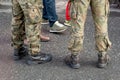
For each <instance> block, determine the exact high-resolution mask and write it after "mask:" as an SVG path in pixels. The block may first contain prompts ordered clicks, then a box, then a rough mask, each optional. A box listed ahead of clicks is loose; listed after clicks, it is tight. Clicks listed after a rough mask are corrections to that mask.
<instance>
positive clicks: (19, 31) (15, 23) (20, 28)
mask: <svg viewBox="0 0 120 80" xmlns="http://www.w3.org/2000/svg"><path fill="white" fill-rule="evenodd" d="M24 37H25V24H24V15H23V11H22V9H21V7H20V4H19V3H18V1H17V0H12V45H13V47H14V59H15V60H18V59H21V58H22V57H23V56H25V53H26V50H25V48H24V47H23V40H24Z"/></svg>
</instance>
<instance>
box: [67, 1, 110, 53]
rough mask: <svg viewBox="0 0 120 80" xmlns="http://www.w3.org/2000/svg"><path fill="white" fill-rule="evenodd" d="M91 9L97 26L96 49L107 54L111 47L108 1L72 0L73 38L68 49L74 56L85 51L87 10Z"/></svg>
mask: <svg viewBox="0 0 120 80" xmlns="http://www.w3.org/2000/svg"><path fill="white" fill-rule="evenodd" d="M89 5H90V7H91V11H92V16H93V19H94V24H95V40H96V49H97V50H98V51H99V52H107V50H108V49H109V48H110V46H111V42H110V40H109V37H108V24H107V21H108V13H109V1H108V0H72V1H71V7H70V17H71V25H72V31H71V38H70V41H69V45H68V49H69V50H70V51H71V53H73V54H77V53H79V51H81V50H82V49H83V40H84V23H85V20H86V15H87V9H88V7H89Z"/></svg>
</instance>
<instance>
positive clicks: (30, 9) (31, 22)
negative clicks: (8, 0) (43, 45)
mask: <svg viewBox="0 0 120 80" xmlns="http://www.w3.org/2000/svg"><path fill="white" fill-rule="evenodd" d="M20 3H21V2H20ZM21 7H22V9H23V11H24V16H25V30H26V37H27V39H28V40H29V41H28V47H29V56H28V64H32V63H37V64H38V63H44V62H48V61H51V59H52V57H51V55H49V54H43V53H41V52H40V31H41V29H40V28H41V21H42V16H41V13H42V12H41V11H40V9H42V8H40V9H39V7H38V5H37V3H36V4H35V2H33V3H29V2H27V4H24V3H21Z"/></svg>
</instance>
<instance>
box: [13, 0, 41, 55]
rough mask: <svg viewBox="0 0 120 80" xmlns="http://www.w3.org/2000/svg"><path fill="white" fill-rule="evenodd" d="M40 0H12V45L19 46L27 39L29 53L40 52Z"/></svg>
mask: <svg viewBox="0 0 120 80" xmlns="http://www.w3.org/2000/svg"><path fill="white" fill-rule="evenodd" d="M41 21H42V0H12V45H13V47H14V48H20V47H21V46H23V44H24V39H25V38H27V39H28V41H29V42H28V49H29V53H30V54H37V53H39V52H40V36H39V35H40V31H41V29H40V28H41Z"/></svg>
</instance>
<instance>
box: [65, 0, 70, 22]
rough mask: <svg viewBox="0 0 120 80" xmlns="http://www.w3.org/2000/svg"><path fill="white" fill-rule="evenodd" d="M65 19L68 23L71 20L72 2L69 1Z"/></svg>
mask: <svg viewBox="0 0 120 80" xmlns="http://www.w3.org/2000/svg"><path fill="white" fill-rule="evenodd" d="M65 17H66V20H68V21H69V20H70V0H69V1H68V3H67V6H66V13H65Z"/></svg>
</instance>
